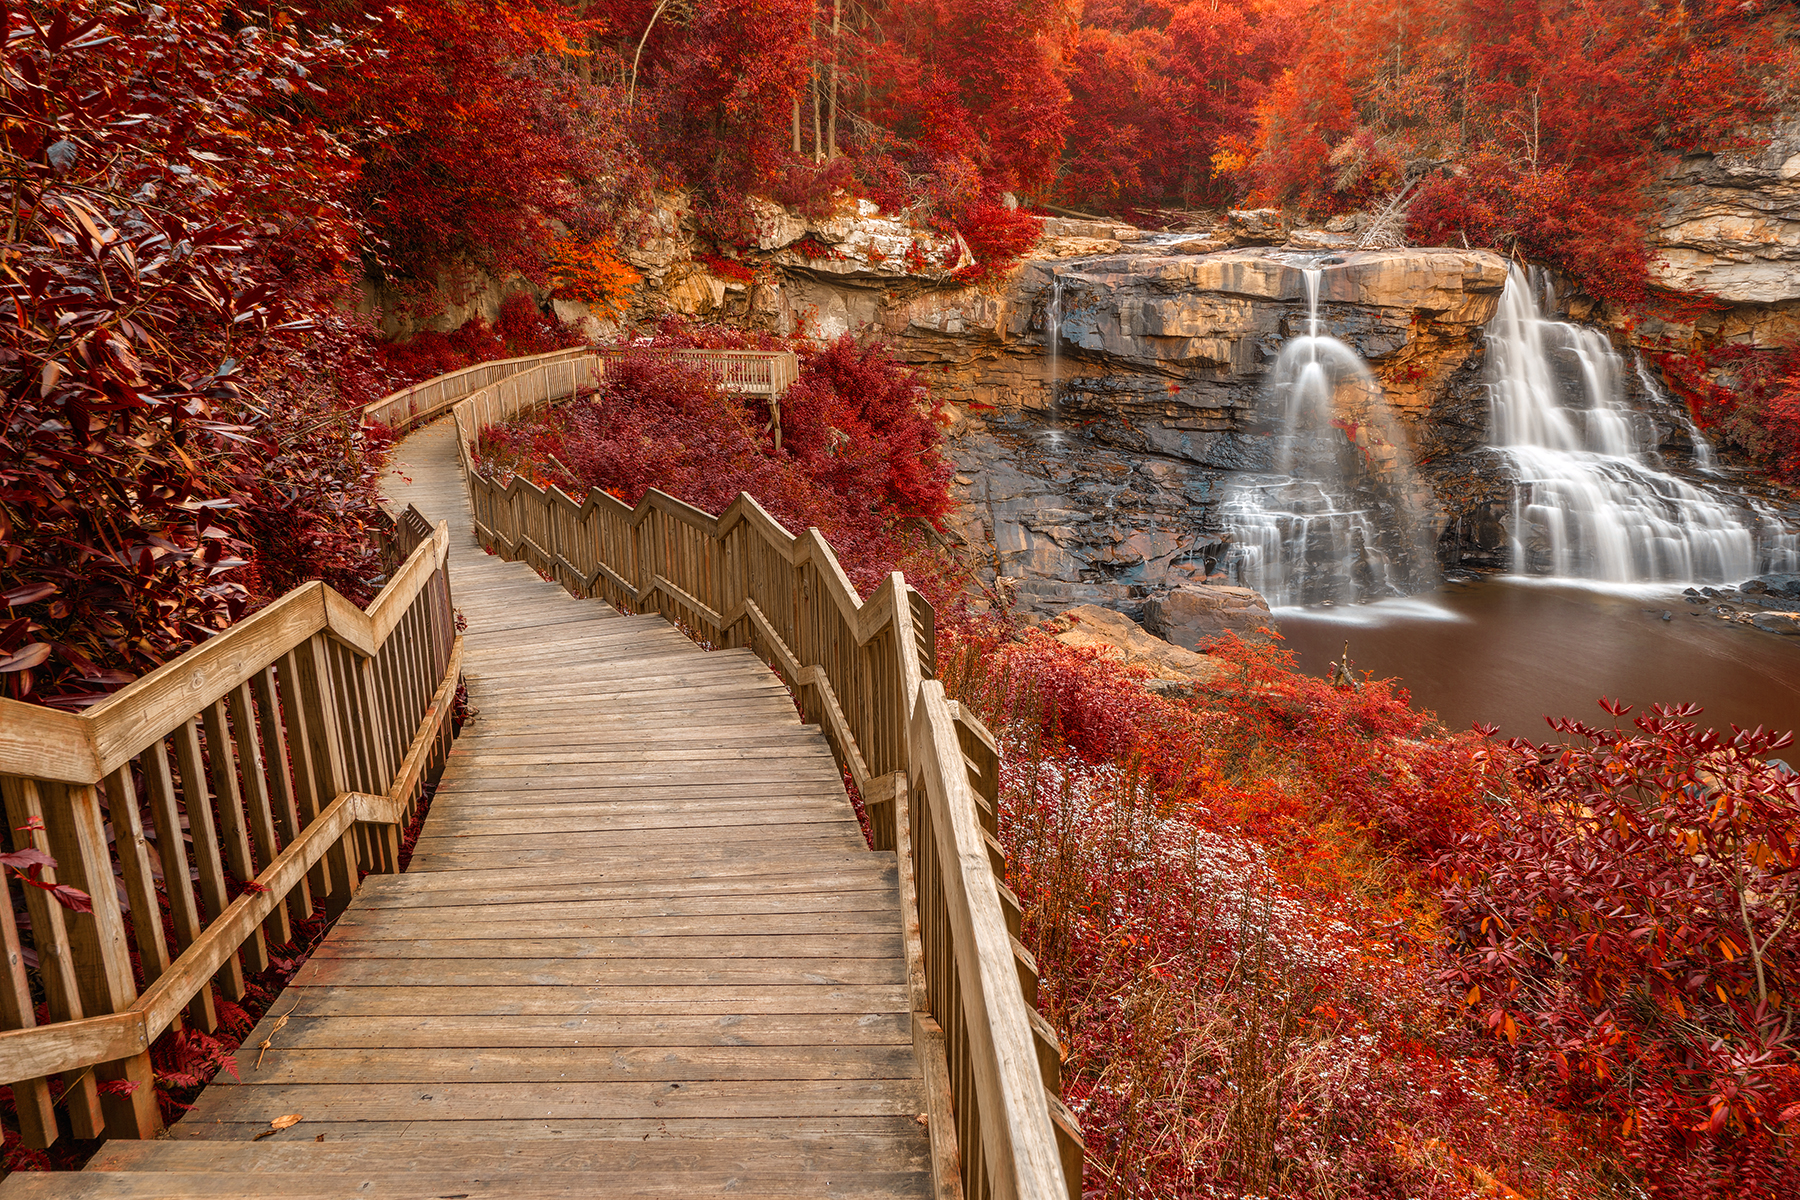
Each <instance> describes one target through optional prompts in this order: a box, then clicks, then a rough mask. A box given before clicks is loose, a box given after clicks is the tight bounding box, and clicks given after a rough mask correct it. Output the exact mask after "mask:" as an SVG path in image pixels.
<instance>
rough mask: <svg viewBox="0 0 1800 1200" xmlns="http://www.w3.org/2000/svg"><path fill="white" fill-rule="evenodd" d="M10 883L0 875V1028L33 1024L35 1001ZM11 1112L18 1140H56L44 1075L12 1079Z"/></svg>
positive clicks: (40, 1143) (44, 1143)
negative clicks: (28, 976) (14, 912)
mask: <svg viewBox="0 0 1800 1200" xmlns="http://www.w3.org/2000/svg"><path fill="white" fill-rule="evenodd" d="M11 888H12V885H11V884H10V883H8V882H7V881H6V876H5V875H0V956H3V957H4V959H5V961H4V962H3V963H0V968H4V972H5V973H4V975H0V1028H5V1029H32V1028H35V1027H36V1026H37V1012H36V1009H37V1005H36V1004H35V1003H34V1002H33V1000H32V996H31V981H30V980H29V979H27V978H26V977H25V952H24V951H25V947H24V943H23V942H22V941H20V939H19V925H18V922H17V921H16V920H14V919H13V898H12V891H11ZM11 1086H12V1096H13V1112H14V1115H15V1116H16V1117H17V1118H18V1122H19V1140H20V1141H22V1142H24V1143H25V1145H26V1146H28V1147H30V1148H31V1149H33V1150H44V1149H48V1148H49V1147H50V1146H52V1145H54V1144H55V1143H56V1137H57V1131H56V1107H55V1105H54V1104H52V1103H51V1100H50V1081H49V1080H48V1079H42V1078H39V1079H20V1080H16V1081H14V1082H13V1084H12V1085H11Z"/></svg>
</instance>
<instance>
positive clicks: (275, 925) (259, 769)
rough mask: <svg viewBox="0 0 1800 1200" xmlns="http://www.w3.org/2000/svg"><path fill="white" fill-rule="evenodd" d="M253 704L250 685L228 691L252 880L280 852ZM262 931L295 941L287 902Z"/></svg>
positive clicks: (283, 942) (283, 940)
mask: <svg viewBox="0 0 1800 1200" xmlns="http://www.w3.org/2000/svg"><path fill="white" fill-rule="evenodd" d="M254 707H255V702H254V697H253V696H252V694H251V690H250V685H249V684H248V683H245V684H240V685H239V686H238V687H237V689H236V690H235V691H233V692H232V693H231V700H230V714H229V715H230V717H231V731H232V733H233V735H235V737H236V739H237V759H238V767H239V769H240V770H242V772H243V776H244V800H245V803H246V806H247V807H248V809H249V813H250V832H251V833H253V834H254V835H255V840H256V845H255V847H254V854H253V857H252V862H251V864H250V870H251V871H252V872H253V874H252V875H250V876H249V878H252V879H254V878H255V877H256V876H257V875H260V874H262V872H263V871H264V869H266V868H267V867H268V865H269V864H270V863H271V862H274V861H275V856H276V855H277V854H278V853H280V848H279V846H278V845H277V843H276V839H275V806H274V804H273V802H272V801H271V800H270V797H269V773H268V768H267V767H266V765H265V764H264V762H263V752H262V746H261V744H260V743H259V742H258V741H257V725H256V720H255V717H254V715H253V714H252V711H251V710H252V709H253V708H254ZM263 932H264V933H265V934H266V935H267V937H268V940H269V941H272V942H274V943H276V944H277V945H286V944H287V943H288V942H291V941H293V940H294V929H293V926H292V925H291V924H290V923H289V921H288V910H287V906H286V905H281V906H278V907H277V908H276V909H275V911H274V912H272V913H270V914H269V915H268V917H266V918H265V919H264V920H263Z"/></svg>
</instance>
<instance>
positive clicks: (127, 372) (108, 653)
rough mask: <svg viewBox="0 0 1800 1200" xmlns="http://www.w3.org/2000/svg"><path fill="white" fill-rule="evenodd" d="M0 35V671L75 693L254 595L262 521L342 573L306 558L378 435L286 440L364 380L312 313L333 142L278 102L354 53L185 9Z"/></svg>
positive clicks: (71, 697) (143, 664) (344, 182)
mask: <svg viewBox="0 0 1800 1200" xmlns="http://www.w3.org/2000/svg"><path fill="white" fill-rule="evenodd" d="M6 32H7V40H6V46H5V61H4V83H5V86H4V88H0V116H3V118H4V119H3V120H0V126H4V137H5V141H6V149H7V155H6V165H5V167H4V170H3V171H0V188H4V192H5V194H4V200H5V202H6V206H7V207H8V209H9V210H10V211H11V212H12V213H14V214H15V217H14V220H13V221H12V222H11V223H10V224H9V235H8V242H7V245H6V247H5V259H6V261H7V262H8V264H9V269H8V273H7V281H6V282H5V284H4V296H5V300H6V303H5V304H4V305H0V387H4V391H5V397H6V408H5V415H4V421H3V423H0V543H3V546H0V603H4V604H6V605H7V606H8V609H9V611H8V612H7V614H6V616H5V618H4V619H0V690H3V691H4V692H5V694H7V695H10V696H13V697H15V698H29V699H33V700H40V701H43V702H47V703H55V704H61V705H67V706H79V705H83V704H87V703H91V702H93V701H95V700H97V699H100V698H101V697H102V696H104V695H105V694H106V693H107V692H108V691H109V690H110V689H112V688H115V687H117V686H118V685H119V684H121V683H123V682H125V681H127V680H129V679H131V678H133V677H134V676H136V675H138V674H140V673H142V672H143V671H145V670H147V669H149V668H151V667H153V666H155V665H157V664H158V663H160V662H162V661H164V660H165V659H167V658H169V657H171V656H173V655H174V654H176V653H178V652H179V651H180V650H182V649H184V648H186V647H187V646H188V645H190V644H191V643H193V642H194V641H196V640H198V639H200V638H204V637H207V636H210V635H211V634H212V633H214V632H216V631H217V630H219V629H221V628H223V627H224V626H225V625H226V624H228V623H229V622H230V621H232V620H233V619H235V618H236V617H238V616H239V615H241V614H242V613H244V612H245V611H247V610H248V609H249V608H250V607H253V606H254V605H255V604H256V603H257V602H258V601H259V600H261V599H264V598H266V597H264V596H262V595H259V594H258V593H257V591H256V590H255V589H256V587H257V579H256V577H255V576H254V575H253V574H251V573H250V572H248V571H246V570H245V568H246V567H247V566H249V564H250V561H251V560H252V559H253V558H255V557H257V555H258V551H257V544H258V539H259V537H262V536H264V535H265V534H270V535H272V536H274V535H273V529H272V526H273V525H274V524H276V523H278V522H279V521H281V520H285V519H287V518H289V517H296V516H299V517H300V518H301V520H302V521H303V523H304V524H306V525H307V526H308V527H310V528H311V529H312V530H313V532H314V534H319V533H320V531H321V530H324V533H323V534H322V535H321V536H313V535H312V534H297V535H296V536H295V537H292V538H288V539H286V549H287V550H293V549H295V548H300V549H303V550H304V551H305V553H302V554H300V555H299V556H298V557H295V558H291V559H290V560H289V561H288V564H287V568H288V570H289V571H290V572H291V571H301V572H313V571H317V572H319V573H332V572H336V574H337V576H338V578H339V579H340V580H346V579H350V578H354V577H357V576H359V575H362V574H363V571H362V559H361V558H360V556H353V557H352V559H351V560H349V561H343V562H337V561H327V560H328V559H330V557H331V552H330V544H333V543H335V544H337V545H340V546H347V545H349V544H351V543H353V542H355V541H356V540H357V537H358V536H359V534H360V530H361V525H362V522H363V520H364V519H365V518H367V517H369V516H371V509H370V505H371V504H372V496H373V491H372V485H371V480H372V477H373V472H374V469H375V463H374V461H373V459H372V457H371V456H370V454H369V453H368V451H370V450H372V449H373V447H371V446H368V445H367V444H365V443H360V442H359V443H357V444H356V445H355V447H354V449H353V451H352V453H351V454H350V455H349V457H348V458H342V457H340V458H339V459H337V460H336V467H335V473H333V472H328V471H327V470H325V460H326V456H322V455H318V454H315V453H313V452H312V451H308V450H303V449H299V448H298V442H299V441H300V440H302V439H304V438H305V436H306V435H307V433H308V432H309V431H310V429H311V427H312V426H314V425H316V424H317V422H319V421H327V422H335V421H338V420H340V419H342V418H343V416H344V414H343V412H342V409H343V408H344V407H345V406H346V404H347V403H349V404H353V403H356V402H359V401H361V400H365V399H369V398H372V397H370V396H368V395H367V394H366V393H364V394H358V391H357V389H370V388H379V387H380V385H381V380H380V374H379V372H378V371H376V370H373V368H372V364H371V363H370V362H369V361H368V360H367V359H366V358H365V357H362V356H360V355H358V354H356V353H354V351H353V350H351V349H349V347H350V346H351V345H352V344H353V343H354V341H355V337H354V330H353V329H352V328H351V325H350V322H349V321H348V320H347V319H346V318H344V317H342V316H341V315H340V314H339V313H338V312H337V311H336V310H335V308H334V307H333V301H334V300H335V299H337V297H338V296H339V295H340V294H341V293H342V290H343V275H342V271H343V268H344V266H345V264H346V263H347V262H349V261H350V258H351V256H352V254H353V251H354V247H355V244H356V242H357V240H358V238H359V236H360V231H359V226H358V224H357V222H356V221H355V219H354V218H353V217H352V216H351V215H350V213H349V211H348V209H347V207H346V205H345V195H346V192H347V190H348V187H349V183H350V180H351V178H352V176H353V174H354V170H355V161H354V159H353V157H352V156H351V154H350V153H349V152H348V150H347V149H346V148H345V147H344V146H343V145H342V144H341V143H339V142H338V141H337V140H336V139H335V138H334V137H333V136H332V135H331V134H330V133H329V132H327V131H324V130H321V129H320V128H319V127H318V126H317V125H316V123H315V122H314V120H313V116H312V114H311V113H310V112H309V111H308V110H307V109H306V107H305V105H304V104H302V103H300V102H299V98H300V97H304V96H307V95H310V94H311V93H312V92H313V91H314V90H315V88H314V84H313V83H312V82H311V76H312V74H313V73H315V72H317V71H319V70H322V69H324V68H326V67H328V66H329V67H332V68H340V67H345V66H347V64H348V62H349V61H350V60H351V59H352V58H353V52H352V50H351V49H350V48H348V47H346V46H345V45H344V44H343V43H340V42H332V43H311V44H307V45H302V44H300V42H299V41H297V40H296V39H294V38H292V37H290V36H288V35H287V34H286V33H285V32H281V31H278V30H271V29H265V28H261V27H258V26H253V25H252V26H245V27H243V28H240V29H237V30H235V31H232V30H228V29H226V28H222V27H221V24H220V13H219V10H218V8H217V6H215V5H211V4H206V3H199V2H195V3H186V2H174V3H170V4H167V5H155V6H148V7H145V8H143V9H142V10H136V9H130V8H124V7H119V8H108V9H105V10H103V11H101V10H93V11H86V12H85V13H83V12H77V11H76V10H74V9H70V8H68V7H66V6H54V5H52V6H38V5H27V6H24V7H23V8H20V7H17V6H14V7H10V8H8V10H7V13H6ZM309 334H310V335H312V336H310V337H309V336H307V335H309ZM334 376H337V377H338V378H339V381H340V382H339V384H338V386H337V387H336V388H334V387H332V386H331V385H330V384H329V383H325V384H321V382H320V381H322V380H331V379H332V378H333V377H334ZM309 388H310V389H314V390H312V391H308V390H307V389H309ZM347 389H348V390H347ZM283 447H285V449H284V448H283ZM295 454H298V455H299V456H300V457H298V458H296V457H294V455H295ZM303 459H304V460H305V461H304V462H303V461H302V460H303ZM290 466H291V467H292V468H293V469H291V470H290V469H289V467H290ZM302 514H303V515H302ZM259 522H262V523H263V524H262V525H261V526H259ZM334 531H335V532H334ZM339 533H341V534H343V535H344V536H343V537H342V538H339V537H338V534H339ZM275 540H276V541H281V540H283V539H282V538H281V537H280V536H276V537H275ZM315 552H316V553H315ZM262 557H264V558H265V560H267V559H269V558H270V557H271V556H270V555H268V554H263V555H262Z"/></svg>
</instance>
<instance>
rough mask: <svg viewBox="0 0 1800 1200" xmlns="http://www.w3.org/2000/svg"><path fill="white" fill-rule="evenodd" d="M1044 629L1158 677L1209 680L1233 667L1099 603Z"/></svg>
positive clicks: (1074, 611) (1070, 643)
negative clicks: (1155, 633) (1156, 633)
mask: <svg viewBox="0 0 1800 1200" xmlns="http://www.w3.org/2000/svg"><path fill="white" fill-rule="evenodd" d="M1042 628H1043V630H1044V631H1045V632H1046V633H1048V634H1049V635H1050V636H1051V637H1053V638H1055V639H1056V640H1057V641H1059V642H1061V643H1062V644H1063V645H1065V646H1098V647H1101V648H1102V649H1103V650H1105V651H1106V652H1107V653H1108V654H1109V655H1111V656H1113V657H1116V658H1118V659H1119V660H1120V661H1122V662H1124V663H1126V664H1127V665H1129V666H1142V667H1147V668H1149V671H1150V674H1151V676H1152V678H1154V679H1159V680H1169V681H1174V682H1178V683H1207V682H1210V681H1211V680H1213V679H1215V678H1217V677H1218V676H1219V675H1221V674H1223V673H1224V672H1225V671H1226V670H1228V669H1229V668H1228V667H1227V666H1226V664H1225V663H1223V662H1221V661H1220V660H1218V659H1216V658H1208V657H1207V656H1206V655H1204V654H1196V653H1194V652H1193V651H1192V650H1186V649H1183V648H1182V647H1180V646H1172V645H1170V644H1169V643H1168V642H1165V641H1164V640H1162V639H1161V638H1159V637H1153V636H1152V635H1150V634H1148V633H1146V632H1144V630H1143V628H1142V627H1141V626H1140V625H1138V623H1137V622H1136V621H1133V620H1132V619H1131V618H1130V617H1128V616H1126V615H1125V614H1124V613H1119V612H1114V611H1113V610H1112V609H1110V608H1101V607H1100V606H1099V605H1096V604H1083V605H1080V606H1078V607H1075V608H1071V609H1067V610H1066V611H1064V612H1063V613H1062V614H1061V615H1060V616H1057V617H1053V618H1051V619H1050V620H1048V621H1046V622H1044V624H1043V626H1042Z"/></svg>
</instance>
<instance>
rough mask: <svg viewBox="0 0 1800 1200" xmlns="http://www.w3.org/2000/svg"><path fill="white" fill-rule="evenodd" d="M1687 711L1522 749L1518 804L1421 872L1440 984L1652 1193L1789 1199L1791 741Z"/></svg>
mask: <svg viewBox="0 0 1800 1200" xmlns="http://www.w3.org/2000/svg"><path fill="white" fill-rule="evenodd" d="M1610 707H1611V710H1612V711H1615V712H1619V713H1622V712H1623V711H1624V709H1623V708H1620V707H1619V706H1610ZM1698 711H1699V710H1698V709H1695V708H1693V707H1691V706H1690V707H1686V708H1681V709H1666V708H1662V707H1660V706H1659V707H1658V708H1657V709H1656V710H1655V711H1654V713H1653V714H1652V715H1650V716H1640V717H1638V718H1637V719H1636V720H1635V721H1634V722H1633V724H1634V725H1635V731H1633V730H1629V729H1619V728H1607V727H1601V726H1593V725H1589V724H1586V723H1584V722H1580V721H1568V720H1565V721H1558V722H1553V724H1554V725H1555V727H1556V728H1557V729H1558V730H1559V731H1560V732H1562V733H1565V734H1568V735H1570V736H1571V737H1573V738H1575V739H1578V740H1576V741H1574V742H1572V743H1569V744H1564V743H1551V744H1546V745H1531V744H1529V743H1523V742H1521V743H1516V744H1515V745H1516V746H1517V748H1518V749H1519V750H1520V751H1522V752H1523V753H1524V754H1526V755H1527V756H1528V757H1527V758H1526V760H1525V761H1524V762H1523V764H1522V765H1521V767H1520V769H1519V776H1518V777H1519V782H1520V784H1521V785H1522V789H1523V796H1524V799H1522V800H1521V801H1520V802H1517V803H1514V804H1509V805H1505V806H1502V807H1500V808H1498V809H1497V810H1496V811H1495V812H1494V814H1493V819H1492V823H1491V824H1489V825H1487V826H1485V827H1481V828H1477V829H1474V830H1471V831H1470V832H1469V833H1467V834H1466V835H1465V836H1464V837H1463V838H1462V839H1461V840H1460V841H1459V842H1458V843H1457V844H1456V845H1455V846H1454V847H1453V848H1451V849H1450V850H1448V851H1447V852H1446V853H1445V854H1444V855H1443V856H1442V857H1441V858H1440V859H1439V860H1438V862H1437V864H1436V866H1435V868H1434V870H1435V872H1436V874H1437V875H1438V876H1439V877H1440V878H1441V879H1442V881H1443V885H1442V889H1443V895H1444V897H1445V921H1446V924H1447V926H1448V931H1449V933H1450V935H1451V938H1452V944H1453V945H1454V946H1455V947H1456V948H1457V951H1458V954H1457V958H1456V962H1455V964H1454V965H1453V966H1452V967H1451V968H1450V969H1449V970H1447V971H1446V972H1445V976H1444V977H1445V979H1446V981H1447V982H1449V983H1450V984H1451V985H1452V986H1453V988H1454V989H1455V990H1456V991H1457V992H1458V993H1460V994H1461V995H1462V997H1463V999H1464V1001H1465V1003H1466V1005H1467V1006H1468V1009H1469V1011H1470V1013H1471V1015H1472V1016H1474V1017H1475V1018H1477V1019H1478V1020H1479V1022H1480V1024H1481V1025H1482V1026H1483V1027H1484V1028H1485V1029H1486V1030H1487V1031H1488V1032H1490V1033H1491V1034H1493V1035H1494V1036H1495V1037H1496V1038H1499V1039H1501V1040H1502V1041H1503V1043H1504V1047H1503V1053H1502V1056H1503V1058H1505V1059H1506V1060H1508V1061H1509V1062H1510V1063H1511V1065H1512V1066H1513V1067H1514V1068H1515V1069H1516V1070H1517V1071H1518V1073H1519V1074H1520V1076H1521V1077H1522V1078H1524V1079H1525V1080H1527V1081H1528V1082H1529V1083H1530V1084H1531V1085H1533V1086H1535V1087H1541V1088H1543V1089H1545V1090H1546V1091H1547V1092H1549V1093H1551V1094H1554V1095H1557V1096H1559V1097H1560V1098H1562V1100H1563V1101H1564V1102H1565V1103H1568V1104H1572V1105H1575V1106H1578V1107H1581V1108H1583V1109H1586V1110H1589V1111H1593V1112H1595V1113H1598V1114H1601V1115H1603V1116H1605V1117H1606V1118H1607V1119H1608V1120H1609V1121H1611V1122H1613V1123H1615V1124H1614V1127H1615V1128H1617V1129H1618V1130H1619V1132H1620V1136H1621V1138H1622V1140H1623V1142H1624V1144H1625V1146H1626V1147H1627V1148H1628V1150H1629V1153H1630V1155H1631V1158H1632V1159H1633V1161H1634V1162H1635V1164H1636V1165H1637V1167H1638V1168H1639V1170H1640V1171H1641V1172H1642V1173H1643V1176H1644V1179H1645V1181H1646V1183H1647V1185H1648V1187H1649V1189H1650V1191H1651V1193H1652V1194H1654V1195H1661V1196H1679V1197H1684V1198H1685V1197H1711V1196H1719V1197H1724V1196H1752V1195H1755V1196H1776V1195H1792V1194H1794V1193H1795V1191H1796V1190H1797V1189H1800V1160H1797V1159H1796V1157H1795V1155H1794V1153H1793V1148H1792V1145H1791V1138H1792V1131H1791V1129H1790V1128H1789V1123H1790V1122H1791V1121H1792V1119H1793V1117H1794V1115H1795V1113H1796V1112H1797V1111H1800V1110H1796V1109H1795V1108H1794V1106H1795V1105H1796V1104H1800V1054H1797V1053H1796V1051H1797V1049H1800V1047H1796V1044H1795V1042H1794V1038H1793V1030H1792V1024H1793V1021H1792V1018H1791V1017H1790V1016H1789V1013H1788V1008H1789V1005H1790V1004H1791V1003H1792V999H1793V997H1794V996H1795V994H1796V988H1797V987H1800V927H1797V926H1796V921H1797V920H1800V861H1797V859H1796V848H1795V844H1794V842H1795V835H1796V831H1797V830H1800V775H1796V774H1794V773H1793V772H1792V771H1789V770H1787V769H1785V768H1784V767H1781V766H1777V765H1773V764H1771V763H1769V762H1768V761H1767V756H1768V755H1769V753H1770V752H1771V751H1773V750H1776V749H1778V748H1779V747H1781V746H1783V745H1786V744H1788V743H1789V741H1790V740H1791V738H1790V737H1789V736H1788V735H1786V734H1783V735H1779V736H1776V735H1770V734H1765V733H1763V732H1762V731H1761V730H1757V731H1754V732H1747V731H1741V730H1733V731H1732V733H1731V734H1729V735H1723V734H1719V733H1715V732H1713V731H1711V730H1702V729H1701V728H1700V727H1699V726H1698V725H1697V724H1696V723H1695V722H1694V721H1692V720H1691V719H1689V718H1691V717H1692V716H1693V715H1694V714H1695V713H1697V712H1698Z"/></svg>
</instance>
